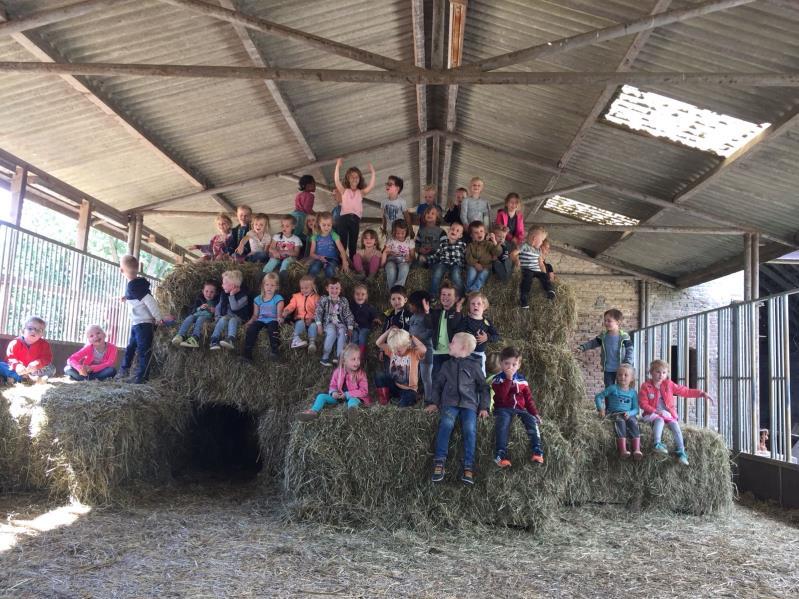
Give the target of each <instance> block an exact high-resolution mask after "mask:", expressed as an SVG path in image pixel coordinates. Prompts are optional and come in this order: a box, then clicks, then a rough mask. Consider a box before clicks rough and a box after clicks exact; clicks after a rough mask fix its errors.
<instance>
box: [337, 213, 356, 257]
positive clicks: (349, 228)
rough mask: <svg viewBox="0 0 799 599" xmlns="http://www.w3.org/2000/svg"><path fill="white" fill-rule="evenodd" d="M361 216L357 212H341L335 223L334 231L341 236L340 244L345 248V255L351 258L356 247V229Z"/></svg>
mask: <svg viewBox="0 0 799 599" xmlns="http://www.w3.org/2000/svg"><path fill="white" fill-rule="evenodd" d="M360 226H361V218H360V217H359V216H358V215H357V214H343V215H341V216H340V217H339V219H338V222H337V223H336V227H335V229H336V233H338V236H339V237H341V245H343V246H344V248H345V249H346V250H347V255H348V256H349V257H350V260H352V257H353V256H354V255H355V252H356V251H357V249H358V229H359V228H360Z"/></svg>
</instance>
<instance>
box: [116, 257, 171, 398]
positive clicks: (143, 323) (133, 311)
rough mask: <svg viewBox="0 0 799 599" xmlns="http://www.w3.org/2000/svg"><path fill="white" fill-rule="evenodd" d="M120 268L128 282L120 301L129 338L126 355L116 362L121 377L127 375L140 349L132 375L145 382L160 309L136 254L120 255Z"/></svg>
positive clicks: (137, 381)
mask: <svg viewBox="0 0 799 599" xmlns="http://www.w3.org/2000/svg"><path fill="white" fill-rule="evenodd" d="M119 269H120V270H121V271H122V274H124V275H125V278H126V279H127V280H128V284H127V286H126V287H125V297H124V298H123V301H124V302H125V303H126V304H127V306H128V313H129V315H130V324H131V327H130V340H129V341H128V347H127V348H126V349H125V356H124V357H123V358H122V364H120V366H119V374H118V375H117V377H118V378H120V379H126V378H128V376H129V374H130V367H131V366H132V365H133V357H134V356H135V355H136V351H137V350H138V352H139V367H138V369H137V370H136V375H135V376H134V377H133V382H134V383H135V384H141V383H144V382H145V381H146V380H147V376H148V375H149V372H150V356H151V354H152V346H153V335H154V334H155V325H156V324H161V311H160V310H159V309H158V304H157V303H156V301H155V298H154V297H153V296H152V294H150V282H149V281H148V280H147V279H145V278H144V277H140V276H139V260H138V258H136V257H135V256H129V255H127V256H122V258H121V259H120V261H119Z"/></svg>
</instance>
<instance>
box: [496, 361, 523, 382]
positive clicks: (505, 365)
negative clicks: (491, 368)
mask: <svg viewBox="0 0 799 599" xmlns="http://www.w3.org/2000/svg"><path fill="white" fill-rule="evenodd" d="M501 364H502V372H504V373H505V374H506V375H507V377H508V378H509V379H510V378H513V375H514V374H516V373H517V372H519V366H521V365H522V361H521V360H520V359H519V358H505V359H504V360H502V362H501Z"/></svg>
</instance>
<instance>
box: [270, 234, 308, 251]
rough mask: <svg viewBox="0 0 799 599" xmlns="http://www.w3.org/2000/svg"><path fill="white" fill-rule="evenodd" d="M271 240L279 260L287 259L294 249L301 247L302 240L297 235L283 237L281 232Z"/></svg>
mask: <svg viewBox="0 0 799 599" xmlns="http://www.w3.org/2000/svg"><path fill="white" fill-rule="evenodd" d="M272 239H273V241H274V242H275V249H276V250H277V251H278V253H279V254H280V257H281V258H288V257H289V256H290V255H291V254H292V253H293V250H294V248H301V247H302V239H300V238H299V237H298V236H297V235H289V236H288V237H287V236H285V235H283V231H281V232H280V233H278V234H277V235H275V236H274V237H273V238H272ZM298 255H299V254H298Z"/></svg>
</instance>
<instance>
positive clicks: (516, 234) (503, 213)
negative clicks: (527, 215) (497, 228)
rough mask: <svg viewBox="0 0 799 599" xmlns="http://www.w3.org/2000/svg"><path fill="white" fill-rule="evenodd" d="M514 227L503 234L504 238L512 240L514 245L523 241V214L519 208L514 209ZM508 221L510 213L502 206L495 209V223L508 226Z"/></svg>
mask: <svg viewBox="0 0 799 599" xmlns="http://www.w3.org/2000/svg"><path fill="white" fill-rule="evenodd" d="M515 216H516V227H515V228H514V230H513V231H510V230H509V231H508V234H507V235H506V236H505V239H507V240H508V241H513V242H515V243H516V245H519V246H520V245H521V244H522V243H524V216H523V215H522V212H521V210H517V211H516V214H515ZM509 221H510V214H508V211H507V210H505V209H504V208H500V209H499V210H497V218H496V223H497V224H499V225H502V226H503V227H507V226H508V222H509Z"/></svg>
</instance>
